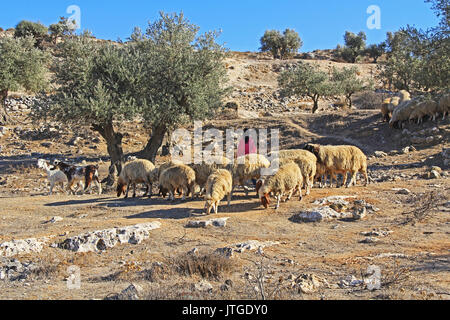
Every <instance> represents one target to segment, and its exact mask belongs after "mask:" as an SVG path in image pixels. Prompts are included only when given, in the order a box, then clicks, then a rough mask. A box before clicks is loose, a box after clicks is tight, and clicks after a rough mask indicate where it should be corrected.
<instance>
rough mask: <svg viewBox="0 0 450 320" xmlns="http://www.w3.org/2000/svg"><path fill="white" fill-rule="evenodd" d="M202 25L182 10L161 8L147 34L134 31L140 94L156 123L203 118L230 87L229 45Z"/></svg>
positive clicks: (171, 125)
mask: <svg viewBox="0 0 450 320" xmlns="http://www.w3.org/2000/svg"><path fill="white" fill-rule="evenodd" d="M198 31H199V27H197V26H195V25H193V24H191V23H189V21H188V20H187V19H185V18H184V16H183V13H180V14H179V15H178V14H171V15H167V14H164V13H161V18H160V20H158V21H156V22H154V23H151V24H149V26H148V28H147V31H146V33H145V34H142V32H140V30H139V29H135V32H134V33H133V35H132V36H131V39H132V41H131V44H132V45H133V46H134V47H135V49H136V50H137V51H138V52H139V53H140V55H139V62H140V64H141V65H142V70H141V72H142V77H143V81H142V83H141V84H140V86H139V88H138V92H137V93H136V98H137V99H139V101H140V105H142V106H143V108H144V111H143V114H142V116H143V117H144V118H145V119H146V120H147V121H148V122H149V123H151V124H152V127H153V128H156V127H161V126H162V127H164V128H169V129H170V128H174V127H176V126H178V125H181V124H185V123H187V122H188V121H193V120H203V119H205V118H207V117H208V116H212V115H213V114H214V112H215V111H216V110H218V109H219V108H220V106H221V105H222V98H223V96H224V95H225V94H226V93H227V92H228V89H227V88H226V87H225V83H226V81H227V76H226V69H225V66H224V61H223V60H224V57H225V50H224V48H223V47H222V46H220V45H219V44H217V43H216V38H217V36H218V34H217V33H215V32H208V33H205V34H203V35H200V36H198V35H197V33H198Z"/></svg>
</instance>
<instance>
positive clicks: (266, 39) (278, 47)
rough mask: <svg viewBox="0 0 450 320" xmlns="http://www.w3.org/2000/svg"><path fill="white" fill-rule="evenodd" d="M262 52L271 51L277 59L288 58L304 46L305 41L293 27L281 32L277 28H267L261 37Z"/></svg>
mask: <svg viewBox="0 0 450 320" xmlns="http://www.w3.org/2000/svg"><path fill="white" fill-rule="evenodd" d="M260 42H261V48H260V50H261V51H262V52H270V53H271V54H272V55H273V57H274V58H275V59H277V58H281V59H286V58H289V57H291V56H292V55H293V54H294V53H296V52H298V50H299V49H300V48H301V47H302V45H303V42H302V40H301V39H300V37H299V35H298V33H297V32H296V31H295V30H292V29H286V30H284V32H283V34H281V33H280V32H279V31H277V30H267V31H266V32H265V33H264V35H263V36H262V37H261V39H260Z"/></svg>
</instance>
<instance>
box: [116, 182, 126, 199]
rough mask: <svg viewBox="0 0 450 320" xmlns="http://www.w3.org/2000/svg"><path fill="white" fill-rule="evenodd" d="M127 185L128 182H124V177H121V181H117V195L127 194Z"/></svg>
mask: <svg viewBox="0 0 450 320" xmlns="http://www.w3.org/2000/svg"><path fill="white" fill-rule="evenodd" d="M126 186H127V184H126V183H124V181H122V179H121V178H120V177H119V181H117V196H118V197H120V196H121V195H122V193H123V194H125V192H126Z"/></svg>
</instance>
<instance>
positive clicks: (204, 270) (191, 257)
mask: <svg viewBox="0 0 450 320" xmlns="http://www.w3.org/2000/svg"><path fill="white" fill-rule="evenodd" d="M171 265H173V267H174V270H175V271H176V272H177V273H179V274H180V275H184V276H193V275H199V276H201V277H202V278H206V279H216V280H217V279H220V278H221V277H222V275H223V274H224V273H227V272H230V271H231V270H233V267H234V263H233V261H232V260H231V259H228V258H226V257H223V256H221V255H218V254H215V253H209V254H198V255H196V254H182V255H180V256H178V257H176V258H173V259H172V261H171Z"/></svg>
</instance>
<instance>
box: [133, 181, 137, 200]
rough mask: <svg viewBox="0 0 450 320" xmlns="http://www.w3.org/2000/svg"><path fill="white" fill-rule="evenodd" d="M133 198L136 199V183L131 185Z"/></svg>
mask: <svg viewBox="0 0 450 320" xmlns="http://www.w3.org/2000/svg"><path fill="white" fill-rule="evenodd" d="M133 198H136V183H133Z"/></svg>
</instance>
